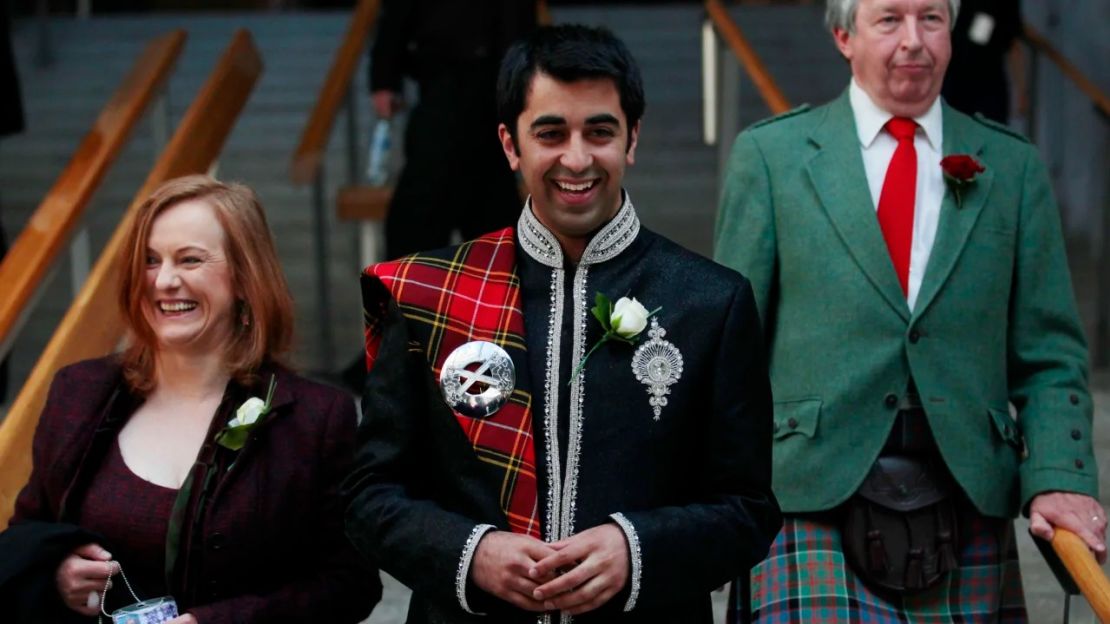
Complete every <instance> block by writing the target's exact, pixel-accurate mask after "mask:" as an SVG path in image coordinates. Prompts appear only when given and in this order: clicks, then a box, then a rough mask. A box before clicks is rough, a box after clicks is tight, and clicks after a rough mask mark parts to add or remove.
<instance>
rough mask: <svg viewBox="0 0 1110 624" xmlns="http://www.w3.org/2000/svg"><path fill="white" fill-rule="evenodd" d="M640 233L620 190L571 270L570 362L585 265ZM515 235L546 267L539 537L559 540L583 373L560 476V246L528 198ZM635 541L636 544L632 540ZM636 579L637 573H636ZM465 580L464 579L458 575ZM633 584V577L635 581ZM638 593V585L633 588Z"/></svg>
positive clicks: (575, 452)
mask: <svg viewBox="0 0 1110 624" xmlns="http://www.w3.org/2000/svg"><path fill="white" fill-rule="evenodd" d="M639 233H640V219H639V217H637V216H636V210H635V208H633V207H632V201H631V200H630V199H629V197H628V194H627V193H625V194H624V203H623V204H622V205H621V208H620V210H619V211H617V216H616V217H614V218H613V220H612V221H610V222H609V223H608V224H606V225H605V227H603V228H602V229H601V231H600V232H598V233H597V234H596V235H595V236H594V237H593V239H592V240H590V243H589V244H588V245H587V246H586V250H585V251H584V252H583V253H582V259H581V261H580V262H579V264H578V267H577V269H576V270H575V272H574V278H573V279H574V286H573V291H572V300H573V306H574V309H573V310H572V315H573V318H574V319H575V323H574V337H573V341H574V342H573V344H572V353H573V354H574V358H575V361H579V360H581V359H582V356H583V355H584V354H585V350H586V321H587V318H588V317H587V314H588V300H587V297H586V279H587V275H588V272H589V269H588V267H589V265H591V264H597V263H599V262H605V261H606V260H611V259H613V258H615V257H617V256H618V255H620V253H621V252H622V251H624V250H625V249H627V248H628V246H629V245H631V244H632V241H634V240H636V236H637V235H638V234H639ZM517 234H518V236H519V238H520V241H521V247H522V248H523V249H524V251H525V253H527V254H528V255H529V256H531V257H532V258H533V259H535V260H536V262H539V263H540V264H542V265H544V266H547V267H550V268H551V269H552V271H551V293H550V308H549V310H548V319H549V321H548V332H547V354H546V370H545V375H544V419H543V422H544V438H545V440H546V444H545V449H544V451H545V454H546V456H547V467H548V470H547V513H546V514H545V515H544V517H545V519H546V522H545V523H544V534H545V538H546V539H547V541H549V542H554V541H558V540H561V539H565V538H567V537H570V536H571V535H573V534H574V519H575V511H576V507H577V499H578V459H579V455H580V454H581V446H582V425H583V415H584V412H583V406H584V399H585V394H584V387H583V381H584V375H585V372H582V373H580V374H579V375H578V377H577V378H575V379H573V380H571V386H570V408H569V409H570V414H569V418H568V420H569V422H570V432H569V435H568V436H567V447H568V448H567V475H566V479H565V480H564V479H563V478H562V474H563V470H562V461H561V459H560V455H559V384H560V383H562V382H561V381H560V379H559V363H560V348H559V347H560V345H561V344H562V336H561V335H560V334H561V328H562V318H563V313H564V310H565V305H566V301H565V296H564V294H563V289H564V287H565V284H566V271H565V270H564V269H563V260H564V258H563V249H562V247H560V246H559V240H558V239H557V238H556V237H555V235H554V234H552V233H551V232H550V231H549V230H548V229H547V228H546V227H545V226H544V225H543V224H542V223H540V221H539V219H537V218H536V215H535V214H533V213H532V200H531V198H529V199H528V201H527V202H525V204H524V210H522V211H521V213H520V219H519V220H518V221H517ZM637 543H638V542H637ZM637 578H638V577H637ZM464 580H465V579H464ZM637 583H638V581H637ZM636 589H637V591H638V585H637V587H636ZM552 619H553V618H552V617H551V614H543V615H540V616H538V617H537V618H536V621H537V622H538V623H541V624H550V622H551V621H552ZM572 620H573V618H572V616H570V615H567V614H565V613H561V614H559V621H560V622H561V623H562V624H569V623H570V622H571V621H572Z"/></svg>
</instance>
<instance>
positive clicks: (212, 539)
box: [208, 533, 227, 550]
mask: <svg viewBox="0 0 1110 624" xmlns="http://www.w3.org/2000/svg"><path fill="white" fill-rule="evenodd" d="M226 544H227V538H226V537H224V534H223V533H213V534H212V535H210V536H208V547H209V548H211V549H212V550H220V549H221V548H223V547H224V545H226Z"/></svg>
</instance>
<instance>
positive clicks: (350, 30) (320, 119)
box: [289, 0, 381, 184]
mask: <svg viewBox="0 0 1110 624" xmlns="http://www.w3.org/2000/svg"><path fill="white" fill-rule="evenodd" d="M380 4H381V0H359V3H358V6H356V7H355V12H354V14H353V15H351V23H350V25H349V26H347V35H346V36H345V37H344V38H343V43H342V45H340V46H339V49H338V50H336V52H335V59H334V60H333V61H332V64H331V69H329V70H328V75H327V78H325V79H324V86H323V87H322V88H321V89H320V97H319V98H318V99H317V100H316V106H314V107H313V108H312V114H311V115H309V117H308V123H307V124H305V127H304V132H303V133H302V134H301V142H300V144H299V145H297V150H296V151H295V152H293V164H292V166H291V167H290V170H289V177H290V179H292V181H293V183H294V184H308V183H310V182H312V181H313V180H315V179H316V175H317V170H318V169H319V167H320V161H321V160H323V158H324V150H325V149H326V148H327V145H328V137H329V136H330V135H331V127H332V124H333V123H334V122H335V115H336V113H338V112H339V107H340V105H341V104H342V103H343V98H344V96H345V95H346V94H347V89H348V88H349V86H350V84H351V78H352V77H353V76H354V72H355V68H357V67H358V63H359V60H360V59H361V57H362V50H363V48H364V47H365V46H366V40H367V39H368V38H369V37H370V29H371V28H372V27H373V25H374V20H375V19H376V18H377V16H378V7H379V5H380Z"/></svg>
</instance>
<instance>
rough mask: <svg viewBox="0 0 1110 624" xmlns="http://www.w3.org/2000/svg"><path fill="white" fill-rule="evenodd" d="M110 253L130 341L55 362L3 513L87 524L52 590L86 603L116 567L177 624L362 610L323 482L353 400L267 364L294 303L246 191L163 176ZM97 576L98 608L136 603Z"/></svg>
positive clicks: (366, 601)
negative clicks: (166, 600) (87, 535)
mask: <svg viewBox="0 0 1110 624" xmlns="http://www.w3.org/2000/svg"><path fill="white" fill-rule="evenodd" d="M119 266H120V270H121V278H120V286H119V303H120V307H121V308H122V312H123V315H124V318H125V319H126V323H127V325H128V327H129V329H130V332H129V334H130V343H129V346H128V348H127V349H126V350H125V351H123V352H122V353H121V354H118V355H115V356H110V357H105V358H100V359H96V360H88V361H85V362H80V363H78V364H74V365H72V366H68V367H66V368H63V369H62V370H61V371H59V372H58V374H57V375H56V376H55V378H54V383H53V385H52V387H51V390H50V396H49V398H48V400H47V404H46V407H45V408H44V410H43V413H42V418H41V420H40V422H39V426H38V429H37V431H36V433H35V440H34V452H33V457H34V460H33V461H34V464H33V471H32V474H31V478H30V481H29V482H28V484H27V486H26V487H25V488H24V489H23V491H22V492H21V493H20V495H19V499H18V501H17V503H16V510H15V516H14V518H13V519H12V525H13V527H16V526H18V525H19V523H21V522H25V521H30V520H38V521H43V520H45V521H49V522H65V523H71V524H74V525H78V526H80V527H81V528H83V529H86V530H89V531H91V532H93V533H94V534H96V535H99V536H102V538H103V540H102V541H95V542H92V543H86V544H82V545H80V546H79V547H77V548H76V549H75V550H72V551H70V552H68V554H67V555H66V556H65V557H64V560H63V561H61V563H60V564H59V565H58V566H57V567H56V568H52V569H55V570H56V572H55V574H54V582H55V584H56V587H57V591H58V593H59V595H60V597H61V599H62V601H63V602H64V603H65V605H66V606H67V607H69V609H70V610H71V611H72V612H75V613H78V614H81V615H84V616H88V615H95V614H96V613H97V612H98V611H99V610H100V608H101V605H100V604H99V596H98V594H99V592H100V591H101V590H103V588H104V585H105V582H106V580H107V579H108V577H109V574H111V573H114V572H115V571H116V570H117V569H118V568H119V567H122V569H123V572H124V574H125V575H126V577H127V579H128V580H129V581H130V584H131V585H132V586H133V587H134V588H135V591H136V592H138V593H139V595H140V597H142V598H153V597H157V596H163V595H170V596H172V597H173V598H174V599H175V600H176V602H177V604H178V606H179V608H180V610H181V613H182V615H181V616H180V617H178V618H176V619H174V620H173V622H174V624H184V623H197V622H199V623H200V624H210V623H217V622H267V623H268V622H285V621H295V622H307V621H329V622H358V621H360V620H362V619H363V618H365V617H366V616H367V614H368V613H369V612H370V609H371V608H372V606H373V604H374V603H375V602H376V600H377V598H378V597H379V596H380V592H381V585H380V582H379V581H378V578H377V574H376V572H375V571H373V570H368V569H366V568H365V567H363V566H362V565H361V564H360V563H359V562H358V559H357V555H356V554H355V553H354V552H353V550H352V549H351V547H350V546H349V544H348V543H347V541H346V539H345V538H344V534H343V524H342V510H341V508H340V505H341V503H340V499H339V495H338V487H339V481H340V480H341V479H342V477H343V476H344V474H345V473H346V472H347V470H348V467H349V464H350V462H351V459H352V453H353V448H354V441H355V425H356V422H355V421H356V416H355V410H354V405H353V402H352V401H351V399H350V397H349V396H347V395H344V394H343V393H341V392H339V391H337V390H334V389H332V388H329V387H326V386H323V385H320V384H316V383H313V382H310V381H308V380H306V379H304V378H302V377H298V376H297V375H295V374H293V373H292V372H290V371H289V370H288V369H287V368H285V367H284V366H283V365H282V364H281V356H282V355H283V354H284V353H285V352H286V351H287V350H288V348H289V346H290V342H291V338H292V309H293V305H292V299H291V297H290V295H289V290H288V287H287V286H286V282H285V277H284V276H283V274H282V271H281V267H280V266H279V264H278V259H277V254H276V252H275V249H274V243H273V239H272V237H271V235H270V231H269V227H268V226H267V224H266V218H265V216H264V214H263V212H262V208H261V206H260V205H259V203H258V201H257V199H256V198H255V196H254V193H253V192H251V190H250V189H248V188H246V187H244V186H241V185H236V184H224V183H221V182H218V181H216V180H214V179H212V178H209V177H206V176H189V177H184V178H179V179H176V180H172V181H170V182H168V183H166V184H165V185H163V186H162V187H161V188H159V189H158V190H157V191H155V192H154V194H153V195H151V197H150V198H149V199H148V200H147V201H146V202H145V203H144V204H143V205H142V207H141V208H140V210H139V212H138V215H137V216H136V218H135V220H134V221H133V222H132V223H131V224H130V226H129V229H128V232H127V238H126V243H125V244H124V245H123V247H122V253H121V256H120V262H119ZM113 582H114V583H115V585H116V586H117V587H118V589H117V590H116V591H112V592H109V593H108V602H109V603H110V604H109V605H104V606H105V607H107V608H108V611H111V610H112V609H113V608H116V607H118V606H120V605H122V604H126V602H133V599H131V598H130V596H128V595H127V594H128V592H127V591H125V590H124V589H123V583H121V582H120V577H119V576H118V575H117V576H116V577H115V578H114V580H113ZM124 596H127V598H128V600H126V601H124V600H123V597H124ZM114 597H118V598H119V599H120V600H119V604H114V602H115V600H114Z"/></svg>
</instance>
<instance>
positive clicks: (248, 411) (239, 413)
mask: <svg viewBox="0 0 1110 624" xmlns="http://www.w3.org/2000/svg"><path fill="white" fill-rule="evenodd" d="M265 412H266V402H265V401H263V400H262V399H260V398H258V397H251V398H249V399H247V400H246V401H244V402H243V404H242V405H240V406H239V409H237V410H235V418H234V419H232V421H231V422H229V423H227V424H228V426H229V427H238V426H241V425H253V424H254V423H256V422H258V419H259V417H261V416H262V414H264V413H265Z"/></svg>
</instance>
